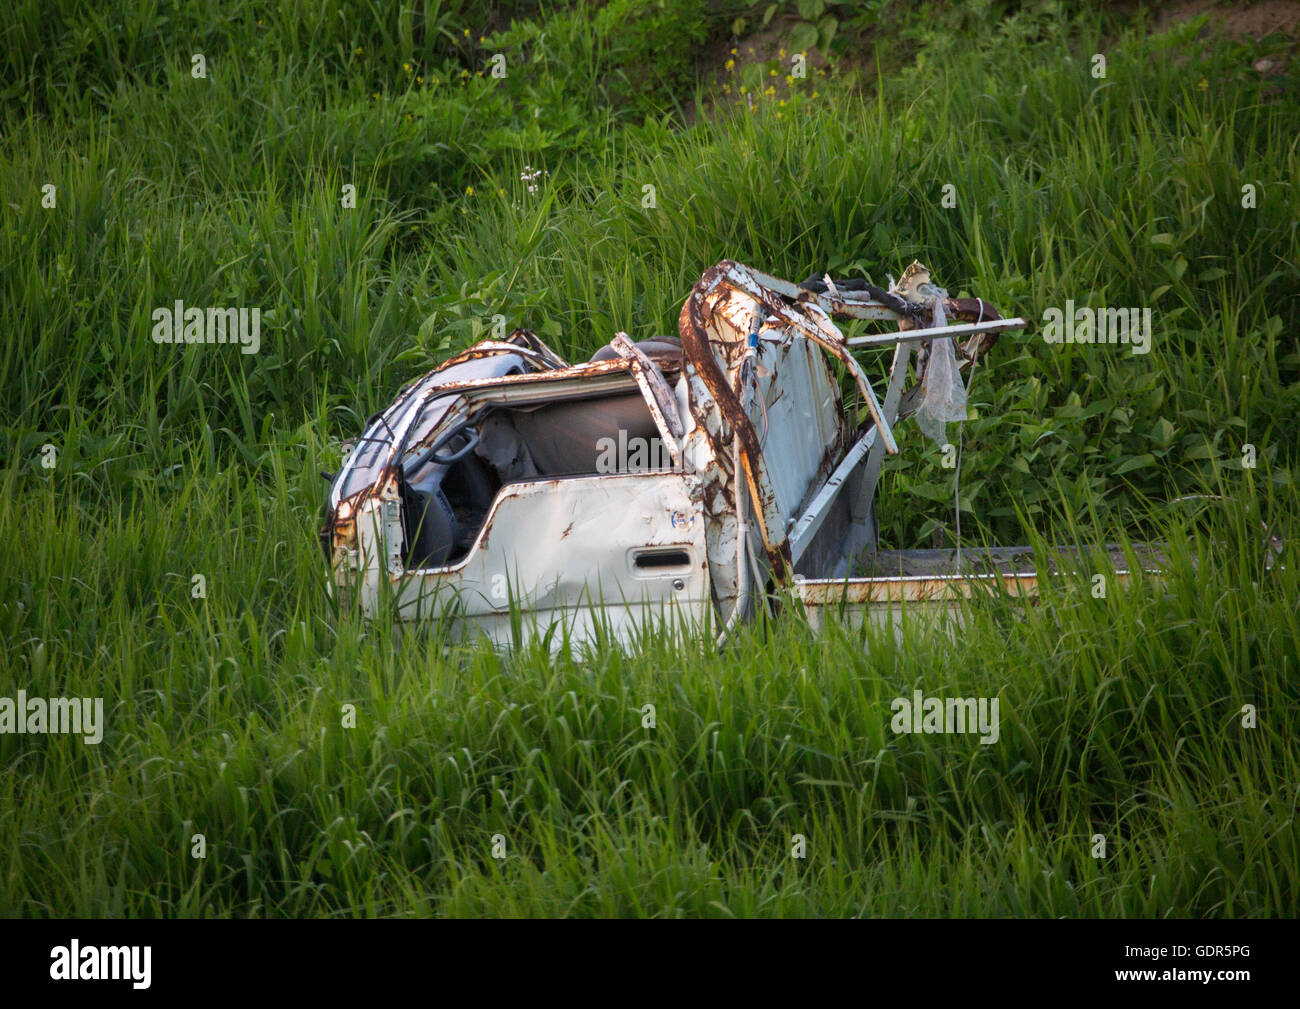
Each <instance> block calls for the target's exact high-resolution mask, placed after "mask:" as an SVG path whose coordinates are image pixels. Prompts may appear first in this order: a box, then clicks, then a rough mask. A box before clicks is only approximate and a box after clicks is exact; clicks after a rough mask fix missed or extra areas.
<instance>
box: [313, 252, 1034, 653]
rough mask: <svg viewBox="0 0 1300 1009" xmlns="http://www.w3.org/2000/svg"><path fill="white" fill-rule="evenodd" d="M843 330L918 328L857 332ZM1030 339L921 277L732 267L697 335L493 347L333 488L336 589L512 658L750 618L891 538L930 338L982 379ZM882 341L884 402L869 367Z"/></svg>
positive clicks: (683, 330)
mask: <svg viewBox="0 0 1300 1009" xmlns="http://www.w3.org/2000/svg"><path fill="white" fill-rule="evenodd" d="M836 319H863V320H872V321H878V322H884V323H887V324H892V325H893V326H895V327H897V329H896V330H895V331H893V332H891V333H879V334H870V335H868V336H866V337H857V338H854V339H853V340H846V339H845V337H844V334H843V333H842V332H841V330H840V329H839V328H838V326H837V325H836V322H835V320H836ZM947 321H955V322H956V323H957V324H955V325H942V323H944V322H947ZM1023 325H1024V321H1023V320H1021V319H1011V320H1002V319H1001V318H1000V316H998V314H997V312H996V311H995V310H994V309H993V308H992V307H991V306H989V305H986V304H985V303H984V302H983V301H980V300H979V299H950V298H948V297H947V295H946V292H943V291H942V290H941V289H939V288H936V287H934V286H933V285H931V284H929V275H928V273H926V272H925V271H924V268H923V267H920V266H919V264H913V267H910V268H909V271H907V272H905V273H904V283H902V284H899V285H891V288H890V289H889V290H882V289H879V288H876V287H873V286H871V285H870V284H867V283H865V282H862V281H845V280H841V281H838V282H837V281H833V280H831V279H830V278H829V277H822V278H820V279H818V278H816V277H811V278H809V279H808V280H807V281H805V282H804V283H802V284H798V285H795V284H792V283H790V282H788V281H784V280H781V279H779V278H776V277H770V276H768V275H766V274H763V273H761V272H759V271H756V270H752V269H750V268H748V267H745V266H742V265H740V264H738V263H734V262H731V261H724V262H722V263H719V264H717V265H716V266H714V267H712V268H711V269H709V270H708V271H706V272H705V274H704V275H703V276H702V277H701V278H700V280H699V282H698V283H697V284H696V285H695V286H694V288H693V289H692V290H691V292H690V294H689V296H688V297H687V299H686V302H685V304H684V305H683V307H682V311H681V314H680V317H679V320H678V335H677V336H676V337H656V338H654V339H651V340H645V341H641V342H639V343H636V342H633V341H632V340H631V339H630V338H629V337H628V336H627V334H625V333H618V334H615V335H614V336H613V338H612V340H611V343H610V344H609V345H608V346H606V347H604V348H602V349H601V350H600V351H599V352H597V354H595V355H594V356H593V358H592V360H590V361H587V362H584V363H579V364H569V363H567V362H565V361H564V360H562V359H561V358H560V357H559V356H558V355H557V354H555V352H554V351H552V350H551V349H550V348H549V347H547V346H546V345H545V344H544V343H542V341H540V340H539V339H538V338H537V337H536V336H535V335H534V334H532V333H531V332H529V331H527V330H517V331H516V332H514V333H512V334H511V335H510V336H509V337H508V338H507V339H505V340H485V341H482V342H480V343H477V344H475V345H474V346H473V347H470V348H469V349H468V350H465V351H463V352H461V353H460V354H457V355H455V356H454V357H452V358H450V359H449V360H448V361H447V362H445V363H444V364H443V365H441V366H439V367H438V368H435V369H434V370H433V371H431V372H429V373H428V374H426V375H425V376H423V377H422V378H420V379H419V380H418V381H416V382H414V383H413V384H412V385H410V386H409V387H408V388H406V389H404V390H403V391H402V392H401V393H400V394H399V395H398V397H397V398H396V399H395V400H394V402H393V403H392V404H391V405H390V406H388V407H387V408H386V409H385V410H383V411H381V412H380V413H378V414H376V415H375V416H373V417H372V418H371V419H370V421H369V422H368V424H367V427H366V430H365V431H364V433H363V434H362V436H361V437H360V438H359V439H357V441H356V443H355V445H354V447H353V448H352V450H351V452H350V453H349V455H348V456H347V458H346V460H345V462H344V465H343V467H342V468H341V469H340V471H339V472H338V474H337V475H335V476H334V477H333V478H332V485H331V488H330V493H329V498H328V501H327V505H326V509H327V522H326V526H325V528H324V529H323V530H322V533H321V537H322V545H323V546H324V548H325V552H326V554H327V556H328V558H329V560H330V563H331V565H332V570H333V579H332V584H333V587H334V590H335V591H336V592H337V593H338V594H339V595H340V596H341V597H342V598H345V599H354V600H355V601H356V602H358V603H359V605H360V606H361V607H362V609H363V610H364V611H365V612H366V613H368V614H371V615H376V614H378V613H380V612H391V613H392V614H393V615H394V616H395V617H397V618H398V619H402V620H446V621H447V622H448V626H449V627H450V628H451V630H452V633H453V634H454V635H457V636H465V635H469V634H473V633H481V634H484V635H486V636H487V637H488V638H490V639H491V640H493V641H495V642H497V643H500V644H508V643H510V642H512V641H515V640H518V638H519V637H520V636H521V635H522V636H523V637H528V636H531V635H532V634H534V633H550V634H552V635H553V638H552V640H560V639H562V638H563V637H566V636H567V637H568V638H569V639H570V640H583V639H588V638H591V637H593V636H596V635H598V634H600V633H603V632H608V633H611V634H612V635H613V636H615V637H616V638H618V639H619V640H623V641H630V640H632V639H633V638H634V637H635V636H636V634H637V633H638V628H645V627H647V625H648V624H654V623H656V622H664V623H670V624H673V625H681V626H685V627H689V628H691V629H693V631H694V632H699V631H701V630H703V629H706V628H709V629H711V633H716V632H717V629H718V628H724V629H727V628H731V627H734V626H735V624H736V623H737V622H739V620H741V619H746V618H748V617H749V616H752V615H753V613H755V612H756V610H757V608H758V605H759V603H760V601H761V600H762V599H763V598H766V596H767V594H768V592H769V591H770V590H772V589H774V588H777V587H782V586H784V587H791V586H793V585H794V584H795V581H796V578H799V579H802V581H801V584H805V585H809V584H812V583H811V582H809V581H808V579H814V580H816V579H825V578H843V577H845V576H846V575H850V574H852V573H853V570H854V565H855V563H857V562H858V560H859V558H861V557H862V556H863V555H864V552H867V553H869V552H870V550H871V549H872V548H874V545H875V515H874V506H873V500H872V499H873V498H874V494H875V486H876V481H877V478H878V475H879V468H880V461H881V457H882V455H883V453H894V452H897V451H898V441H897V435H896V432H895V426H896V425H897V423H898V419H899V417H900V416H904V415H905V413H904V412H903V411H904V410H905V408H906V406H907V404H908V396H909V395H912V394H911V393H905V392H903V385H904V384H905V381H906V378H907V373H908V367H909V362H910V361H911V359H912V349H913V347H919V348H921V350H920V353H921V354H922V355H924V354H925V351H926V349H927V348H928V347H929V345H930V344H929V341H930V340H931V339H934V338H935V337H936V336H938V334H939V333H940V332H941V333H942V334H943V335H942V337H941V338H942V339H951V338H953V337H960V336H966V337H969V339H968V340H967V341H966V342H965V343H964V344H962V345H960V346H956V347H955V349H954V351H953V359H952V361H951V362H949V363H950V364H951V365H952V366H953V367H955V368H957V369H961V368H966V367H968V366H970V364H971V363H972V362H974V361H975V360H977V359H978V358H979V357H981V356H983V354H985V353H987V351H988V349H989V347H990V346H991V344H992V341H993V340H995V339H996V337H997V333H998V332H1000V331H1001V330H1004V329H1011V328H1016V327H1021V326H1023ZM863 341H866V343H864V342H863ZM884 343H892V344H894V345H895V347H896V351H895V355H894V365H893V370H892V372H891V376H890V381H889V385H888V387H887V390H886V393H885V397H884V400H883V401H882V400H881V399H879V398H878V397H877V395H876V391H875V389H874V388H873V387H872V385H871V382H870V381H869V379H868V378H867V375H866V372H865V371H864V370H863V367H862V365H861V364H860V363H859V362H858V361H857V360H856V359H855V357H854V356H853V355H854V350H855V347H857V346H861V345H866V346H880V345H882V344H884ZM932 359H933V356H932ZM946 360H947V359H946V358H945V361H946ZM841 371H842V372H843V374H844V375H845V376H846V377H847V380H848V381H849V382H850V383H851V384H850V386H849V387H848V388H849V397H848V398H849V399H850V400H851V401H852V400H857V401H859V403H858V404H857V405H860V406H862V407H865V413H861V411H859V410H858V409H857V408H856V406H855V404H854V403H853V402H848V403H846V402H845V394H844V393H842V392H841V383H840V380H839V374H840V372H841ZM918 378H919V380H920V383H919V387H923V386H924V383H925V378H926V371H925V368H924V367H921V368H919V369H918ZM860 413H861V415H862V417H863V419H862V421H861V422H860V423H859V422H858V421H857V419H856V418H857V417H858V416H859V414H860ZM602 628H603V631H602Z"/></svg>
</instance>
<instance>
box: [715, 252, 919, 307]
mask: <svg viewBox="0 0 1300 1009" xmlns="http://www.w3.org/2000/svg"><path fill="white" fill-rule="evenodd" d="M736 265H739V264H736ZM744 270H745V273H746V274H747V278H746V279H750V280H752V281H753V282H754V283H755V284H759V285H761V286H762V287H765V288H769V289H771V290H773V291H775V292H776V293H777V294H779V295H781V296H782V297H784V298H789V299H790V300H791V301H795V302H798V303H799V304H803V305H807V304H814V305H816V306H817V307H819V308H820V309H821V310H822V311H823V312H825V313H826V314H827V315H847V316H852V317H853V318H855V319H898V318H899V313H898V312H897V311H895V310H894V309H892V308H890V307H889V306H888V305H886V304H884V303H882V302H879V301H874V300H872V299H870V298H867V299H865V300H862V301H859V300H857V299H856V298H851V297H847V296H846V295H844V294H841V295H839V296H834V295H830V296H828V295H825V294H820V293H818V292H817V291H810V290H808V289H807V288H806V287H799V286H798V285H797V284H792V283H790V282H789V281H788V280H782V279H781V278H780V277H773V276H772V275H771V274H769V273H764V272H763V271H762V270H755V269H753V268H752V267H748V266H747V267H745V268H744ZM730 275H731V276H733V277H737V278H739V277H740V276H741V275H740V273H739V271H738V270H737V271H731V274H730ZM746 290H747V291H748V292H749V293H751V294H752V293H754V292H753V289H752V288H751V287H749V286H748V285H746Z"/></svg>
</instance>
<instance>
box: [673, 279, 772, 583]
mask: <svg viewBox="0 0 1300 1009" xmlns="http://www.w3.org/2000/svg"><path fill="white" fill-rule="evenodd" d="M723 272H724V270H723V268H722V267H721V266H720V265H719V266H715V267H713V268H711V269H709V270H707V271H706V272H705V274H704V276H703V277H701V278H700V280H699V282H698V283H697V284H696V285H695V287H694V289H693V290H692V291H691V294H690V296H689V297H688V298H687V299H686V304H684V305H683V306H682V311H681V314H680V315H679V316H678V319H677V331H678V335H680V336H681V339H682V348H683V350H684V351H685V355H686V360H687V361H689V362H691V364H693V365H694V367H695V370H696V373H697V374H698V375H699V377H700V381H702V382H703V383H704V386H705V388H706V389H708V391H709V395H710V396H712V397H713V400H714V402H715V403H717V405H718V411H719V412H720V413H721V414H722V418H723V420H724V421H726V423H727V425H728V427H730V429H731V432H732V437H734V438H738V439H739V440H740V450H741V451H740V457H741V463H742V466H743V468H744V471H745V473H744V475H745V480H746V482H747V483H748V485H749V493H750V500H751V501H752V502H753V503H754V505H755V508H754V518H755V519H756V520H757V522H758V530H759V534H760V535H761V536H762V538H763V550H764V553H766V555H767V558H768V562H769V564H771V566H772V571H773V574H774V575H775V576H776V577H778V578H781V579H784V577H785V571H786V568H787V567H788V566H789V564H790V542H789V539H788V537H787V536H786V533H785V522H784V517H783V516H782V514H781V509H780V506H779V505H778V503H777V499H776V492H775V490H773V488H772V482H771V480H770V479H769V477H768V473H767V464H766V462H765V460H764V457H763V450H762V448H761V447H760V446H759V443H758V432H756V431H755V430H754V425H753V423H752V422H751V421H750V419H749V416H748V415H747V414H746V413H745V410H744V407H743V406H742V405H741V402H740V400H739V399H738V398H737V396H736V393H735V391H734V390H733V389H732V388H731V384H730V383H729V382H728V381H727V376H726V374H725V373H724V372H723V370H722V366H721V365H720V364H719V363H718V359H717V358H716V357H715V356H714V354H713V347H712V344H711V342H710V340H709V337H708V333H707V330H706V321H705V317H704V308H705V301H704V298H705V294H706V292H708V291H710V290H711V289H712V288H713V287H714V286H715V285H716V283H717V282H718V280H719V279H720V277H721V276H722V275H723ZM736 478H737V476H736V475H735V474H733V479H736Z"/></svg>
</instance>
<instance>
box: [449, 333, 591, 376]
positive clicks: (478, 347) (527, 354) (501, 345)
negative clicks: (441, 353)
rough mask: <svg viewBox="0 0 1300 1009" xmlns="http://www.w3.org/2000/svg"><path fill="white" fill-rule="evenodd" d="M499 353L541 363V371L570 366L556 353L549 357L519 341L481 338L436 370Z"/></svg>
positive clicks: (533, 362)
mask: <svg viewBox="0 0 1300 1009" xmlns="http://www.w3.org/2000/svg"><path fill="white" fill-rule="evenodd" d="M497 354H518V355H519V356H520V357H522V358H524V359H525V360H527V361H529V362H530V363H532V364H536V365H540V366H541V367H540V368H539V370H540V371H557V370H561V369H564V368H568V367H569V365H568V364H566V363H564V362H563V361H561V360H560V358H558V357H556V356H555V355H554V354H551V355H550V356H549V357H548V356H547V355H546V354H543V353H541V352H540V351H536V350H534V349H533V348H531V347H525V346H520V345H519V344H517V343H509V342H506V341H503V340H480V341H479V342H478V343H476V344H474V345H473V346H472V347H466V348H465V349H464V350H462V351H461V352H460V353H459V354H457V355H455V356H454V357H450V358H448V359H447V360H446V361H444V362H443V363H442V364H440V365H439V366H438V367H437V368H436V369H435V372H438V371H443V370H444V369H446V368H449V367H451V366H452V365H456V364H464V363H465V362H466V361H477V360H478V359H479V358H483V357H492V356H495V355H497ZM557 361H558V362H559V364H558V365H557V364H556V363H555V362H557Z"/></svg>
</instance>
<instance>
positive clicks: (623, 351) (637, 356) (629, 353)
mask: <svg viewBox="0 0 1300 1009" xmlns="http://www.w3.org/2000/svg"><path fill="white" fill-rule="evenodd" d="M610 346H611V347H613V348H614V351H615V353H617V354H618V355H619V356H620V357H626V358H631V359H632V360H634V361H636V367H635V368H634V369H633V372H634V373H635V374H636V375H637V378H638V381H639V380H640V379H641V378H642V377H644V378H645V383H646V385H648V386H649V388H650V392H651V394H652V395H651V397H650V398H651V399H653V400H654V401H655V403H656V404H657V405H658V407H659V411H660V413H662V414H663V416H664V420H666V421H667V422H668V430H669V431H670V432H671V433H672V436H673V438H675V439H680V438H681V437H682V435H684V434H685V433H686V427H685V425H683V424H682V419H681V417H680V416H678V413H677V399H676V397H675V396H674V395H673V391H672V390H671V389H670V388H668V383H667V382H666V381H665V380H664V375H663V372H661V371H660V370H659V366H658V365H657V364H655V363H654V361H652V360H651V359H650V358H649V356H647V355H646V353H645V351H643V350H641V348H640V347H638V346H637V345H636V344H634V343H633V342H632V341H631V339H630V338H629V337H628V335H627V334H626V333H622V332H620V333H615V334H614V339H613V340H612V341H611V343H610ZM643 391H644V386H643Z"/></svg>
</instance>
